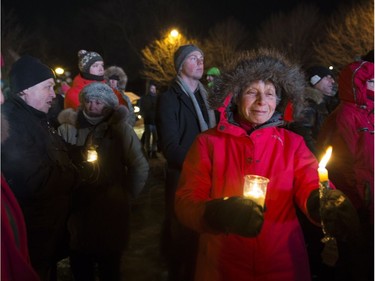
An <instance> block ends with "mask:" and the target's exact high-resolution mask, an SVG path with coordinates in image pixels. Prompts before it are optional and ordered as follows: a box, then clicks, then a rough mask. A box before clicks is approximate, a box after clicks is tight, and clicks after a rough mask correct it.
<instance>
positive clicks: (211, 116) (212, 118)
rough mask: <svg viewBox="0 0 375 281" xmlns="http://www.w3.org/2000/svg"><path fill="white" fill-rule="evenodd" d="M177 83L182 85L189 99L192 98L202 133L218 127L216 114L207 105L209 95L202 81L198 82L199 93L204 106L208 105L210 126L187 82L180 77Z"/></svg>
mask: <svg viewBox="0 0 375 281" xmlns="http://www.w3.org/2000/svg"><path fill="white" fill-rule="evenodd" d="M176 82H177V84H178V85H180V87H181V89H182V91H183V92H184V93H185V94H186V95H187V96H188V97H190V99H191V101H192V102H193V105H194V109H195V112H196V113H197V115H198V121H199V126H200V130H201V132H203V131H206V130H207V129H209V128H213V127H214V126H215V125H216V119H215V113H214V111H213V110H212V109H210V107H209V105H208V103H207V98H208V93H207V91H206V89H205V88H204V86H203V84H202V83H201V82H200V81H198V88H199V92H200V94H201V95H202V98H203V101H204V104H205V105H206V108H207V113H208V124H207V122H206V121H205V120H204V118H203V114H202V110H201V108H200V106H199V104H198V101H197V99H196V98H195V95H194V92H193V91H191V90H190V88H189V87H188V85H187V84H186V83H185V81H184V80H183V79H182V78H181V77H180V76H177V78H176Z"/></svg>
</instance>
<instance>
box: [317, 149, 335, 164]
mask: <svg viewBox="0 0 375 281" xmlns="http://www.w3.org/2000/svg"><path fill="white" fill-rule="evenodd" d="M331 155H332V146H328V148H327V150H326V154H324V156H323V158H322V160H320V162H319V168H325V167H326V165H327V163H328V161H329V158H331Z"/></svg>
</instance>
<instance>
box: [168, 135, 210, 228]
mask: <svg viewBox="0 0 375 281" xmlns="http://www.w3.org/2000/svg"><path fill="white" fill-rule="evenodd" d="M207 148H208V144H207V142H206V138H205V135H199V136H198V137H197V138H196V140H195V141H194V142H193V144H192V146H191V148H190V150H189V152H188V154H187V155H186V159H185V161H184V165H183V169H182V173H181V176H180V182H179V185H178V190H177V192H176V199H175V211H176V215H177V217H178V219H179V220H180V221H181V222H182V223H183V224H185V225H186V226H188V227H190V228H192V229H194V230H196V231H198V232H205V231H209V229H208V227H207V226H206V225H205V223H204V220H203V213H204V210H205V204H206V202H207V201H208V200H209V199H210V190H211V186H212V183H211V169H212V162H211V158H210V155H209V149H207Z"/></svg>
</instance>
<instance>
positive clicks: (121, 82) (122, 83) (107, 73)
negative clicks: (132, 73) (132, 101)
mask: <svg viewBox="0 0 375 281" xmlns="http://www.w3.org/2000/svg"><path fill="white" fill-rule="evenodd" d="M116 76H117V77H118V79H115V80H117V81H118V84H117V87H118V88H119V89H122V90H125V88H126V84H127V82H128V76H127V75H126V73H125V71H124V70H123V69H122V68H121V67H119V66H115V65H113V66H110V67H108V68H106V69H105V70H104V79H105V80H106V81H108V80H109V79H110V77H112V78H111V79H114V78H117V77H116ZM113 77H114V78H113Z"/></svg>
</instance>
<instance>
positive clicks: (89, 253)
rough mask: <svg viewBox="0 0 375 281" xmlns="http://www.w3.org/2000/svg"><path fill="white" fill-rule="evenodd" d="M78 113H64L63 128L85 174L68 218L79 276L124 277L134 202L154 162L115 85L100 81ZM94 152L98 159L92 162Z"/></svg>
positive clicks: (87, 91)
mask: <svg viewBox="0 0 375 281" xmlns="http://www.w3.org/2000/svg"><path fill="white" fill-rule="evenodd" d="M79 99H80V104H81V105H80V107H79V110H78V111H74V110H73V109H66V110H64V111H62V112H61V113H60V115H59V121H60V123H61V124H62V125H61V126H60V127H59V129H58V131H59V134H60V135H61V136H62V137H63V138H64V140H65V141H66V142H68V143H69V144H71V145H73V146H75V147H76V148H77V149H76V151H77V152H76V153H75V154H74V156H73V159H74V161H75V163H76V165H77V166H78V167H80V168H81V170H82V171H83V172H81V174H84V175H85V176H84V177H83V179H82V182H81V183H80V185H79V186H78V188H77V189H76V190H75V191H74V193H73V198H72V202H73V203H72V211H71V213H70V216H69V220H68V228H69V233H70V250H71V252H70V264H71V269H72V272H73V275H74V280H76V281H83V280H93V281H94V280H95V275H96V265H97V268H98V275H99V277H100V280H103V281H104V280H105V281H121V280H122V279H121V267H120V265H121V257H122V255H123V254H124V251H125V249H126V247H127V245H128V240H129V235H130V200H131V197H137V196H138V195H139V193H140V192H141V191H142V189H143V187H144V185H145V182H146V180H147V176H148V170H149V166H148V162H147V159H146V157H145V155H144V153H143V150H142V147H141V143H140V141H139V139H138V137H137V135H136V134H135V132H134V130H133V128H132V127H131V126H130V125H129V124H128V123H127V122H126V120H127V114H128V110H127V108H126V107H125V106H124V105H120V106H119V105H118V104H119V103H118V99H117V97H116V95H115V94H114V93H113V91H112V89H111V87H109V86H108V85H106V84H103V83H98V82H94V83H91V84H89V85H87V86H85V87H84V88H83V89H82V90H81V93H80V96H79ZM88 151H93V153H95V154H96V156H97V158H96V159H93V161H92V162H88V159H87V157H88Z"/></svg>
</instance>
